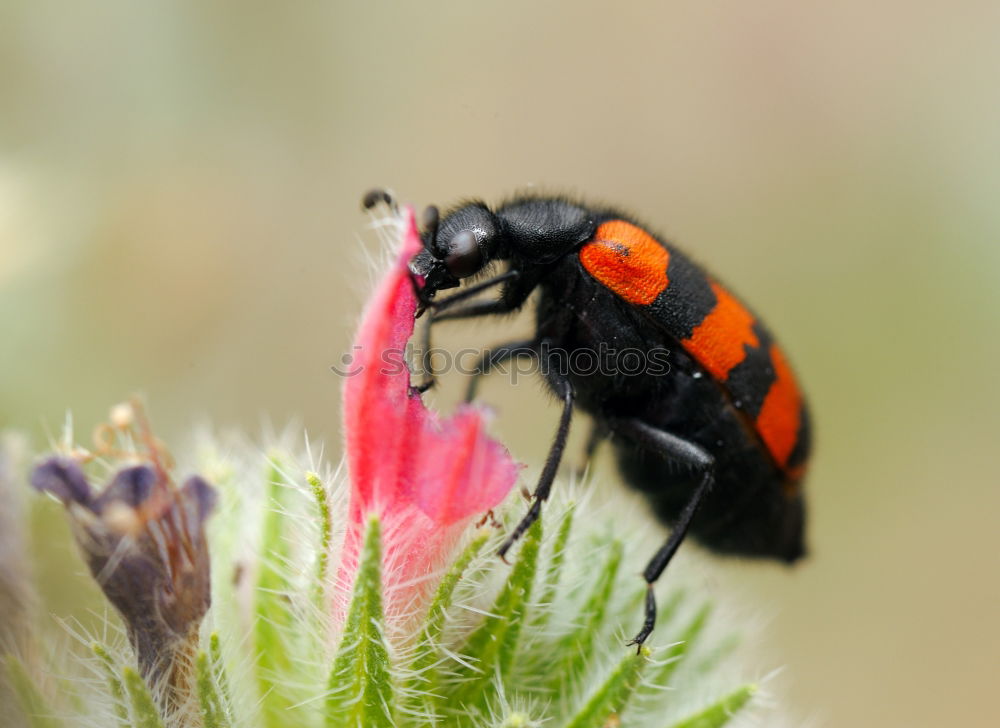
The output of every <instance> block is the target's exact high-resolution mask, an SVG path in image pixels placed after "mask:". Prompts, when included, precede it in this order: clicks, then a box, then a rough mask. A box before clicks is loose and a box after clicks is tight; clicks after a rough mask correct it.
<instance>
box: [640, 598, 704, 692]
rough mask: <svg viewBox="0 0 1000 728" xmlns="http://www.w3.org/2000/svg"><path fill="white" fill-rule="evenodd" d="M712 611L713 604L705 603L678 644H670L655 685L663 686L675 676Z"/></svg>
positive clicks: (656, 676)
mask: <svg viewBox="0 0 1000 728" xmlns="http://www.w3.org/2000/svg"><path fill="white" fill-rule="evenodd" d="M711 613H712V605H711V604H705V605H703V606H702V607H701V609H699V610H698V612H697V613H696V614H695V615H694V618H693V619H692V620H691V621H690V622H689V623H688V626H687V627H686V628H685V629H684V632H683V633H682V634H681V638H680V640H679V641H678V642H677V644H674V645H670V647H668V648H667V651H666V654H665V655H664V656H663V659H664V664H663V665H661V666H660V668H659V669H658V670H657V671H656V673H655V675H654V676H653V680H652V685H653V686H661V687H662V686H666V685H668V684H669V683H670V679H671V678H672V677H673V676H674V673H675V672H676V671H677V668H678V667H680V665H681V663H682V662H683V661H684V659H685V658H686V657H687V656H688V655H689V654H690V652H691V647H692V645H694V643H695V640H697V639H698V636H699V635H700V634H701V633H702V630H704V629H705V624H706V623H707V622H708V617H709V615H710V614H711Z"/></svg>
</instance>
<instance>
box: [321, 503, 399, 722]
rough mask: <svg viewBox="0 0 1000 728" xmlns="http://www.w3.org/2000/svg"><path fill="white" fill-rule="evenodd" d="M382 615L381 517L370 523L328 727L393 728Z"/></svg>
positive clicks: (336, 665) (334, 677)
mask: <svg viewBox="0 0 1000 728" xmlns="http://www.w3.org/2000/svg"><path fill="white" fill-rule="evenodd" d="M383 621H384V615H383V613H382V544H381V527H380V525H379V521H378V519H377V518H374V517H373V518H371V519H370V520H369V521H368V528H367V529H366V531H365V541H364V546H363V548H362V550H361V559H360V562H359V564H358V571H357V575H356V577H355V582H354V592H353V594H352V596H351V604H350V607H349V608H348V611H347V621H346V622H345V625H344V634H343V637H342V638H341V642H340V647H339V649H338V651H337V656H336V657H335V658H334V662H333V669H332V670H331V672H330V681H329V685H328V690H329V692H328V693H327V699H326V725H327V726H329V728H392V726H394V725H395V721H394V716H393V712H394V706H395V705H396V700H395V691H394V688H393V684H392V676H391V674H390V670H389V651H388V648H387V646H386V642H385V636H384V630H383Z"/></svg>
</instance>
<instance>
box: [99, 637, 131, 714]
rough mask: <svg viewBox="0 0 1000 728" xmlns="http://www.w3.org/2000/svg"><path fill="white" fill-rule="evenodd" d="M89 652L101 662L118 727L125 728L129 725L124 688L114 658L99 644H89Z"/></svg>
mask: <svg viewBox="0 0 1000 728" xmlns="http://www.w3.org/2000/svg"><path fill="white" fill-rule="evenodd" d="M90 650H91V652H93V653H94V654H95V655H97V658H98V659H99V660H100V661H101V667H102V668H103V669H104V674H105V676H106V677H107V678H108V691H109V692H110V693H111V699H112V700H113V701H114V705H115V716H116V717H117V718H118V725H119V726H121V727H122V728H125V727H127V726H129V725H131V724H130V723H129V719H128V703H126V702H125V686H124V685H123V684H122V679H121V677H120V676H119V674H118V665H116V664H115V661H114V658H112V657H111V653H110V652H108V650H107V648H105V647H104V645H102V644H100V643H99V642H93V643H91V645H90Z"/></svg>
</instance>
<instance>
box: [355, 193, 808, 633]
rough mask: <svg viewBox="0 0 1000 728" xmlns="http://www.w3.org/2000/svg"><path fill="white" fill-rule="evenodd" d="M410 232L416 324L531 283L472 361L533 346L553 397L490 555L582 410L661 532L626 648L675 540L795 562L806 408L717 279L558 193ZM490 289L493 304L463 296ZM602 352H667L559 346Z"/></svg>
mask: <svg viewBox="0 0 1000 728" xmlns="http://www.w3.org/2000/svg"><path fill="white" fill-rule="evenodd" d="M380 201H384V202H387V203H389V204H392V205H394V204H395V203H394V202H393V200H392V197H391V195H390V194H389V193H387V192H384V191H382V190H375V191H373V192H371V193H369V194H368V195H366V197H365V199H364V200H363V204H364V206H365V207H372V206H374V205H375V204H376V203H378V202H380ZM422 227H423V228H424V230H423V232H422V240H423V244H424V249H423V250H422V251H420V252H419V253H417V254H416V255H415V256H414V257H413V258H412V260H411V261H410V271H411V273H412V275H413V278H414V286H415V289H416V291H417V295H418V299H419V301H420V308H419V309H418V312H417V315H418V316H419V315H420V314H421V313H423V312H424V310H429V311H430V321H429V323H428V325H427V329H426V331H427V332H429V331H430V326H431V325H437V324H438V323H440V322H443V321H448V320H457V319H470V318H476V317H481V316H495V315H502V314H507V313H511V312H514V311H517V310H519V309H520V308H521V307H522V306H524V305H525V303H526V302H527V301H528V299H529V297H530V296H531V295H532V294H533V293H537V304H536V307H535V333H534V335H533V336H532V337H531V338H530V339H529V340H525V341H514V342H508V343H505V344H501V345H500V346H497V347H494V348H492V349H490V350H488V351H487V352H486V353H484V354H483V356H482V357H481V358H480V361H479V365H478V367H477V370H476V371H477V374H478V375H481V374H485V373H487V372H488V371H489V370H490V369H492V368H494V367H496V366H498V365H499V364H500V363H501V362H503V361H505V360H507V359H510V358H511V357H514V356H530V357H534V358H536V359H538V360H539V361H540V363H542V364H544V365H545V366H544V367H540V369H541V371H543V373H544V376H545V379H546V381H547V384H548V387H549V389H551V391H552V393H553V394H555V395H556V397H557V398H558V399H559V400H560V401H561V404H562V413H561V416H560V419H559V425H558V428H557V431H556V435H555V438H554V440H553V443H552V446H551V449H550V450H549V453H548V456H547V458H546V461H545V465H544V467H543V469H542V473H541V476H540V478H539V481H538V484H537V486H536V488H535V491H534V494H533V501H532V503H531V505H530V507H529V509H528V511H527V513H526V514H525V516H524V517H523V518H522V519H521V521H520V522H519V523H518V524H517V526H516V527H515V528H514V529H513V530H512V531H511V532H510V534H508V536H507V538H506V540H505V541H504V542H503V545H502V546H501V548H500V555H501V557H502V556H504V555H505V554H506V552H507V550H508V549H509V548H510V547H511V545H512V544H513V543H514V542H515V541H516V540H517V539H518V538H519V537H520V536H521V535H522V534H523V533H524V532H525V531H526V530H527V529H528V527H529V526H530V525H531V524H532V523H533V522H534V521H535V520H536V519H537V518H538V517H539V515H540V514H541V508H542V504H543V503H544V502H545V500H546V499H547V498H548V497H549V494H550V492H551V489H552V483H553V480H554V478H555V475H556V471H557V469H558V467H559V464H560V461H561V459H562V456H563V452H564V450H565V449H566V442H567V437H568V435H569V428H570V421H571V419H572V416H573V413H574V411H575V410H577V409H579V410H582V411H584V412H585V413H587V414H589V415H590V417H591V418H592V421H593V430H592V434H591V436H590V439H589V440H588V443H587V454H588V456H590V455H592V454H593V452H594V450H595V448H596V447H597V446H598V444H599V443H600V442H601V441H602V440H603V439H605V438H610V440H611V442H612V444H613V446H614V452H615V456H616V459H617V463H618V466H619V470H620V471H621V473H622V475H623V478H624V480H625V482H626V483H627V484H628V485H629V486H631V487H633V488H635V489H637V490H639V491H640V492H641V493H643V494H644V495H645V497H646V498H647V499H648V501H649V503H650V505H651V506H652V510H653V511H654V513H655V514H656V516H657V517H658V518H659V520H661V521H662V522H663V523H664V524H666V525H668V526H670V527H671V530H670V534H669V537H668V538H667V540H666V542H665V543H664V544H663V545H662V546H661V547H660V548H659V550H657V551H656V553H655V554H654V555H653V556H652V558H651V559H650V560H649V563H648V564H647V565H646V568H645V570H644V571H643V578H644V579H645V580H646V583H647V590H646V601H645V609H644V620H643V624H642V628H641V629H640V631H639V632H638V634H636V636H635V638H634V639H633V640H632V641H631V642H630V644H634V645H638V646H639V647H640V648H641V646H642V644H643V642H644V641H645V640H646V638H647V637H648V636H649V635H650V633H651V632H652V631H653V628H654V626H655V624H656V600H655V596H654V592H653V585H654V583H655V582H656V580H657V579H658V578H659V577H660V575H661V574H662V573H663V571H664V569H665V568H666V567H667V564H668V563H669V562H670V560H671V558H672V557H673V556H674V554H675V553H676V551H677V549H678V547H679V546H680V545H681V542H682V541H683V540H684V538H685V536H687V535H688V534H689V533H690V534H691V535H692V536H693V537H694V538H695V539H696V540H697V541H699V542H700V543H701V544H703V545H704V546H706V547H707V548H709V549H711V550H714V551H716V552H720V553H727V554H734V555H739V556H746V557H759V558H766V559H776V560H779V561H783V562H787V563H792V562H794V561H796V560H798V559H799V558H800V557H802V556H803V554H804V552H805V548H804V536H803V534H804V525H805V508H804V501H803V495H802V482H803V479H804V476H805V472H806V466H807V463H808V458H809V451H810V441H811V436H810V416H809V410H808V408H807V405H806V401H805V398H804V396H803V394H802V392H801V389H800V387H799V384H798V383H797V380H796V377H795V375H794V373H793V372H792V369H791V367H790V365H789V364H788V360H787V357H786V356H785V354H784V352H783V350H782V349H781V348H780V347H779V346H778V344H777V343H776V342H775V340H774V338H773V337H772V335H771V333H770V331H769V330H768V329H767V328H766V327H765V325H764V324H763V322H762V321H761V320H760V318H758V316H757V315H756V314H755V313H754V312H753V311H752V310H751V309H750V308H748V307H747V306H746V305H745V304H743V303H742V302H741V301H740V300H739V299H738V298H737V297H736V296H735V295H734V294H733V293H732V292H731V291H730V290H729V288H728V287H726V286H724V285H723V284H722V283H720V282H719V281H718V279H716V278H715V277H714V276H712V275H711V274H710V273H708V272H707V271H706V270H704V269H703V268H701V267H700V266H698V265H697V264H695V263H694V262H693V261H692V260H691V259H690V258H689V257H688V256H687V255H685V254H684V253H683V252H682V251H681V250H679V249H678V248H677V247H675V246H674V245H673V244H671V243H668V242H666V241H665V240H664V238H662V237H660V236H658V235H655V234H654V233H652V232H650V230H649V228H647V227H646V226H644V225H642V224H641V223H639V222H638V221H637V220H636V219H635V218H634V217H632V216H631V215H628V214H626V213H624V212H622V211H620V210H617V209H615V208H612V207H604V206H599V205H598V206H595V205H590V204H586V203H583V202H580V201H578V200H574V199H570V198H567V197H558V196H543V195H519V196H515V197H513V198H511V199H509V200H508V201H506V202H504V203H502V204H500V205H498V206H496V207H494V208H490V207H489V206H487V205H486V204H485V203H483V202H480V201H471V202H465V203H463V204H460V205H459V206H457V207H455V208H453V209H452V210H450V211H449V212H447V214H445V215H443V216H441V215H440V214H439V213H438V210H437V208H436V207H433V206H432V207H428V208H427V209H426V210H425V211H424V214H423V225H422ZM497 268H499V269H500V270H499V272H496V269H497ZM490 272H494V274H493V275H492V276H491V277H488V278H486V279H485V280H480V281H479V282H475V283H472V284H471V285H467V286H466V287H465V288H464V289H462V290H460V291H458V292H457V293H454V294H453V295H451V296H450V297H447V298H439V297H438V296H437V294H438V293H439V292H440V291H443V290H447V289H451V288H457V287H459V286H460V285H462V283H463V281H467V280H468V279H472V278H475V277H481V276H484V275H486V274H487V273H490ZM491 289H494V290H496V291H497V292H498V295H497V296H496V297H495V298H493V299H486V300H484V299H483V298H482V297H480V296H479V295H478V294H480V293H483V292H484V291H488V290H491ZM427 336H429V333H428V334H427ZM609 350H610V351H612V352H614V351H618V352H621V351H626V350H627V351H633V352H634V351H638V352H640V353H643V352H644V353H650V352H654V351H667V352H669V360H670V366H669V369H668V370H667V372H666V373H664V372H663V371H662V370H661V371H660V372H659V373H657V374H652V373H650V372H649V371H647V370H641V371H639V372H629V373H623V372H622V371H620V370H618V369H616V368H614V367H610V368H608V367H604V368H602V367H597V368H596V369H595V368H594V367H590V368H588V369H587V370H586V371H582V370H581V369H580V368H577V367H573V366H572V361H571V360H572V357H573V356H574V355H577V354H580V353H588V352H589V353H593V354H594V355H595V356H596V353H597V352H599V351H603V352H605V353H606V352H607V351H609ZM606 360H607V357H605V361H606ZM476 381H477V377H474V378H473V380H472V382H471V383H470V386H469V398H470V399H471V398H472V396H474V394H475V383H476ZM432 382H433V379H431V380H430V381H429V382H427V383H425V385H424V387H422V388H425V387H426V386H427V385H429V384H430V383H432Z"/></svg>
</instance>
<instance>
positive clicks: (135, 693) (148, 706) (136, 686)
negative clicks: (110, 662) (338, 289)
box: [122, 667, 163, 728]
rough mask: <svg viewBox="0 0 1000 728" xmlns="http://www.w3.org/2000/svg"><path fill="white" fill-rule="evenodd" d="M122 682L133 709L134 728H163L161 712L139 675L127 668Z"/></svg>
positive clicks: (123, 671)
mask: <svg viewBox="0 0 1000 728" xmlns="http://www.w3.org/2000/svg"><path fill="white" fill-rule="evenodd" d="M122 682H124V683H125V692H126V693H127V694H128V699H129V703H130V704H131V707H132V726H133V728H163V721H162V720H161V719H160V711H159V710H157V708H156V703H155V702H154V701H153V696H152V695H151V694H150V692H149V688H148V687H146V683H145V681H144V680H143V679H142V677H141V676H140V675H139V673H138V672H136V671H135V670H133V669H132V668H131V667H126V668H125V669H124V670H122Z"/></svg>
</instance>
